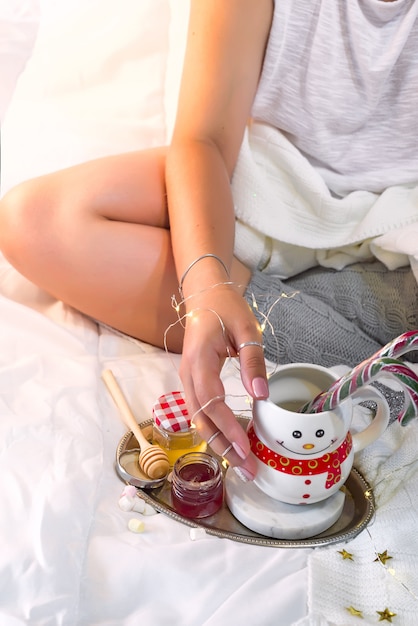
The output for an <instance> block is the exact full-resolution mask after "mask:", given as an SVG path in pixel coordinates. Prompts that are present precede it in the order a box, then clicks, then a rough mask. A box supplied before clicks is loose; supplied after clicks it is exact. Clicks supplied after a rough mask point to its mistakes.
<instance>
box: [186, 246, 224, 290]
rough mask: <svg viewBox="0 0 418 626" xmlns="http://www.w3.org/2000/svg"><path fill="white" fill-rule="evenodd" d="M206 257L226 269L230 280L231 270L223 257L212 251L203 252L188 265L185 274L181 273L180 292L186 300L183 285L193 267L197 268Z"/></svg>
mask: <svg viewBox="0 0 418 626" xmlns="http://www.w3.org/2000/svg"><path fill="white" fill-rule="evenodd" d="M205 259H213V260H214V261H216V262H217V263H218V264H219V265H220V266H221V267H222V269H223V270H224V272H225V274H226V277H227V279H228V280H229V278H230V275H229V270H228V267H227V265H226V263H225V262H224V261H223V260H222V259H221V257H220V256H218V255H217V254H213V253H212V252H207V253H205V254H201V255H200V256H198V257H197V258H196V259H194V260H193V261H192V262H191V263H190V264H189V265H188V266H187V268H186V269H185V270H184V272H183V274H182V275H181V278H180V280H179V293H180V296H181V298H182V299H183V300H184V291H183V285H184V281H185V280H186V278H187V276H188V275H189V273H190V272H191V270H193V268H195V266H196V265H197V264H198V263H200V262H201V261H204V260H205Z"/></svg>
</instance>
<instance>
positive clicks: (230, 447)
mask: <svg viewBox="0 0 418 626" xmlns="http://www.w3.org/2000/svg"><path fill="white" fill-rule="evenodd" d="M233 447H234V446H233V445H232V443H231V444H230V445H229V446H228V447H227V448H225V450H224V451H223V452H222V453H221V457H222V458H224V457H225V456H226V455H227V454H228V452H231V450H232V448H233Z"/></svg>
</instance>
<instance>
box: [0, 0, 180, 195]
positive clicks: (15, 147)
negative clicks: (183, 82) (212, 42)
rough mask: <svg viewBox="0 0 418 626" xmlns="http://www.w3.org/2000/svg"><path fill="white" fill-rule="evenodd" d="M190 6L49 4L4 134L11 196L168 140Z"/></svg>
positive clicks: (159, 2)
mask: <svg viewBox="0 0 418 626" xmlns="http://www.w3.org/2000/svg"><path fill="white" fill-rule="evenodd" d="M188 7H189V0H119V1H118V2H115V1H114V0H71V2H68V0H41V10H42V15H41V23H40V28H39V33H38V37H37V40H36V43H35V47H34V50H33V53H32V56H31V58H30V59H29V61H28V63H27V65H26V68H25V70H24V71H23V73H22V74H21V76H20V78H19V81H18V83H17V87H16V90H15V93H14V95H13V98H12V101H11V104H10V106H9V109H8V112H7V114H6V118H5V121H4V125H3V129H2V184H1V192H2V194H3V193H5V192H6V191H7V189H9V188H10V187H12V186H13V185H14V184H16V183H18V182H20V181H22V180H25V179H27V178H31V177H33V176H37V175H40V174H43V173H46V172H50V171H53V170H57V169H59V168H62V167H66V166H68V165H72V164H74V163H78V162H81V161H85V160H88V159H91V158H95V157H98V156H103V155H107V154H114V153H118V152H123V151H130V150H136V149H138V148H142V147H148V146H155V145H162V144H165V143H166V142H167V138H168V137H169V136H170V132H171V127H172V123H173V119H174V115H175V103H176V98H177V90H178V82H179V80H180V72H181V69H180V68H181V64H182V55H183V50H184V42H185V31H186V24H187V16H188ZM168 67H170V76H168V75H167V68H168ZM166 117H168V118H169V124H170V127H169V126H168V125H167V123H166Z"/></svg>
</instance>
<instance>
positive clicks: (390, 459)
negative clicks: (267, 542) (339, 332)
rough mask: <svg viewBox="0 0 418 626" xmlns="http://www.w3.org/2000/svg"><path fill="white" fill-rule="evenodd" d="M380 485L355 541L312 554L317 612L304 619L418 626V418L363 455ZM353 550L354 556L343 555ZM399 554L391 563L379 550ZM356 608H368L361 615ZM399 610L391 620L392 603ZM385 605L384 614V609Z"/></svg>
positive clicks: (367, 472)
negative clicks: (371, 514) (369, 519)
mask: <svg viewBox="0 0 418 626" xmlns="http://www.w3.org/2000/svg"><path fill="white" fill-rule="evenodd" d="M355 466H356V467H357V468H358V469H359V470H360V471H361V472H362V474H363V475H364V476H365V478H366V479H367V480H368V482H369V484H370V485H371V487H372V488H373V491H374V496H375V517H374V520H373V521H372V522H371V523H370V524H369V526H368V527H367V528H366V529H365V530H363V531H362V532H361V533H360V534H359V535H358V536H357V537H355V538H354V539H353V540H352V541H350V542H348V543H347V544H335V545H330V546H328V547H325V548H319V549H316V550H314V551H313V552H312V554H311V555H310V557H309V565H308V568H309V612H308V617H307V618H306V619H304V620H302V621H301V622H299V623H298V626H350V625H351V624H357V625H359V624H362V625H364V624H376V623H378V622H379V620H382V622H383V623H389V621H390V619H391V620H392V623H393V624H396V626H415V625H416V624H417V623H418V622H417V614H418V420H413V421H412V422H411V423H410V424H409V425H408V426H406V427H401V426H400V425H399V424H398V422H394V423H393V424H392V425H391V426H390V427H389V428H388V429H387V431H386V433H385V434H384V435H383V436H382V437H381V438H380V439H379V440H378V441H377V442H375V443H374V444H373V445H371V446H369V447H368V448H366V449H365V450H364V451H363V452H361V453H359V456H358V457H357V458H356V460H355ZM344 549H345V550H346V551H347V552H348V553H350V554H351V555H352V559H350V558H345V559H344V558H343V556H342V555H341V553H340V551H342V550H344ZM385 551H387V554H388V555H389V556H390V557H392V558H390V559H389V560H387V561H386V563H385V564H383V562H382V561H379V560H377V561H376V558H377V555H378V554H383V553H384V552H385ZM350 607H351V608H352V609H355V610H356V611H359V612H361V613H360V615H353V614H352V612H353V613H354V611H352V612H350V610H349V609H350ZM386 609H387V610H388V611H389V613H387V615H389V618H390V614H391V613H394V614H396V616H393V617H391V618H390V619H389V618H386V619H385V615H383V616H382V615H381V614H380V613H384V612H385V610H386ZM379 612H380V613H379Z"/></svg>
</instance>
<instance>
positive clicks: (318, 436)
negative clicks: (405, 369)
mask: <svg viewBox="0 0 418 626" xmlns="http://www.w3.org/2000/svg"><path fill="white" fill-rule="evenodd" d="M338 378H339V377H338V376H337V375H336V374H334V373H333V372H332V371H331V370H328V369H326V368H325V367H321V366H319V365H314V364H307V363H292V364H289V365H282V366H279V368H278V370H277V371H276V372H275V373H274V374H273V375H272V376H271V377H270V379H269V390H270V396H269V398H268V399H267V400H254V403H253V418H252V420H251V422H250V425H249V428H248V437H249V440H250V444H251V450H252V453H253V454H254V455H255V458H256V461H257V472H256V476H255V479H254V483H255V485H257V487H258V488H259V489H261V491H263V492H264V493H266V494H267V495H268V496H270V497H272V498H274V499H275V500H280V501H281V502H286V503H289V504H309V503H315V502H319V501H321V500H325V499H326V498H328V497H330V496H331V495H333V494H334V493H335V492H336V491H338V490H339V489H340V487H341V486H342V485H343V484H344V482H345V481H346V480H347V478H348V476H349V474H350V471H351V468H352V465H353V458H354V454H355V453H356V452H358V451H359V450H362V449H363V448H365V447H366V446H368V445H369V444H371V443H372V442H373V441H375V440H376V439H377V438H378V437H379V436H380V435H381V434H382V433H383V431H384V430H385V429H386V427H387V425H388V422H389V417H390V411H389V406H388V404H387V402H386V400H385V399H384V397H383V395H382V394H380V393H379V391H378V390H377V389H375V388H374V387H362V388H361V389H359V390H358V391H356V393H355V394H353V396H349V397H347V398H345V399H344V400H342V401H341V403H340V404H338V405H337V406H336V407H335V408H334V409H332V410H329V411H323V412H320V413H299V410H300V409H301V407H303V406H304V405H305V404H306V403H307V402H309V401H311V400H313V398H315V397H316V396H317V395H318V394H319V393H320V392H321V391H325V390H327V389H329V387H330V386H331V385H332V384H333V383H334V382H335V381H336V380H338ZM365 400H372V401H374V402H376V404H377V412H376V415H375V417H374V418H373V420H372V421H371V423H370V424H369V425H368V426H367V427H366V428H364V429H363V430H362V431H360V432H358V433H355V434H351V432H350V427H351V423H352V420H353V416H354V407H355V406H356V404H359V403H360V402H364V401H365Z"/></svg>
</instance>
